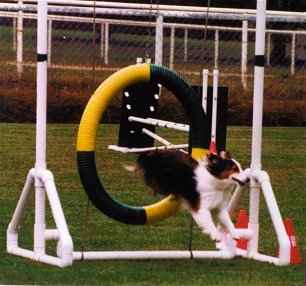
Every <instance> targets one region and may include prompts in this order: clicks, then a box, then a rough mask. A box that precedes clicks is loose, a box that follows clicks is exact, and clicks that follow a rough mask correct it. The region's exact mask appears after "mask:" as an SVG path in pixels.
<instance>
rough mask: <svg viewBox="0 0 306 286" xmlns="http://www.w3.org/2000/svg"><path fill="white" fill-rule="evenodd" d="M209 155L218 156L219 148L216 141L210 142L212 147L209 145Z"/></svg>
mask: <svg viewBox="0 0 306 286" xmlns="http://www.w3.org/2000/svg"><path fill="white" fill-rule="evenodd" d="M209 153H212V154H217V153H218V152H217V146H216V142H215V141H213V140H212V141H210V145H209Z"/></svg>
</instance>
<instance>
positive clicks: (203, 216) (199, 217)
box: [193, 208, 222, 241]
mask: <svg viewBox="0 0 306 286" xmlns="http://www.w3.org/2000/svg"><path fill="white" fill-rule="evenodd" d="M193 218H194V220H195V222H196V223H197V224H198V226H199V227H200V228H201V230H202V231H203V233H205V234H208V235H209V236H210V238H211V239H212V240H214V241H221V239H222V234H221V233H220V231H219V230H218V229H217V228H216V225H215V223H214V221H213V218H212V215H211V212H210V210H208V209H204V208H203V209H201V210H200V211H199V212H198V213H197V214H196V215H193Z"/></svg>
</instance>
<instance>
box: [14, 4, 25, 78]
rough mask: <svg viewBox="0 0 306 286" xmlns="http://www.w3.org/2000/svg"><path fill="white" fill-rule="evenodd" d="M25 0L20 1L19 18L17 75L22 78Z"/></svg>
mask: <svg viewBox="0 0 306 286" xmlns="http://www.w3.org/2000/svg"><path fill="white" fill-rule="evenodd" d="M22 5H23V0H18V6H19V7H18V14H17V15H18V18H17V47H16V48H17V55H16V61H17V74H18V76H19V77H20V76H21V74H22V72H23V66H22V63H23V11H22Z"/></svg>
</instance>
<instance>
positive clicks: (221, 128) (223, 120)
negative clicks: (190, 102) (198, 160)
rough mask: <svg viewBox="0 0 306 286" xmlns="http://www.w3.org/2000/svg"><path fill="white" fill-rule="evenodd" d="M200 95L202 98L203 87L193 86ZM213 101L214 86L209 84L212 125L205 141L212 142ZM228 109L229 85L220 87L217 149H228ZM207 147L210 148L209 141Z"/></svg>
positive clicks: (210, 121)
mask: <svg viewBox="0 0 306 286" xmlns="http://www.w3.org/2000/svg"><path fill="white" fill-rule="evenodd" d="M193 88H194V89H195V90H196V92H197V94H198V95H199V97H201V98H202V87H201V86H193ZM212 102H213V87H212V86H209V87H208V90H207V112H206V115H207V122H208V126H210V127H209V128H208V130H207V132H205V136H206V139H205V140H204V141H205V142H210V137H211V124H212ZM227 110H228V87H225V86H219V87H218V100H217V130H216V141H217V150H218V151H222V150H226V133H227ZM204 147H205V148H207V149H209V143H208V145H207V146H204Z"/></svg>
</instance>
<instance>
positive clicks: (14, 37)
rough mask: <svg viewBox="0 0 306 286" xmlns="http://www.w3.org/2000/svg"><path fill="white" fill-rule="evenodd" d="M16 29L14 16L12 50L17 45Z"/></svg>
mask: <svg viewBox="0 0 306 286" xmlns="http://www.w3.org/2000/svg"><path fill="white" fill-rule="evenodd" d="M16 29H17V19H16V18H13V50H14V51H16V46H17V43H16V40H17V39H16V37H17V36H16Z"/></svg>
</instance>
